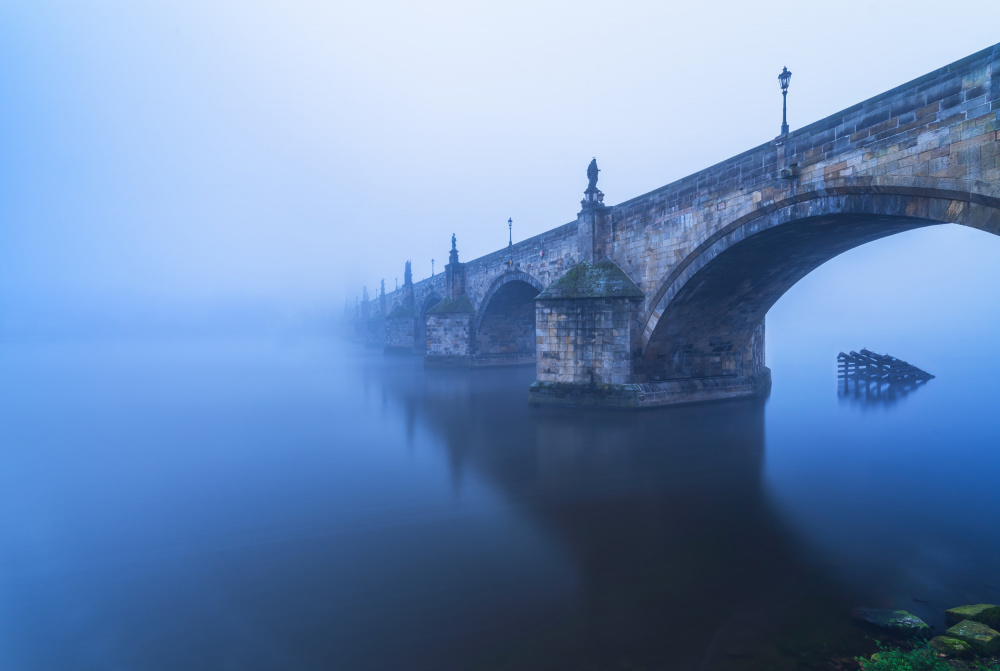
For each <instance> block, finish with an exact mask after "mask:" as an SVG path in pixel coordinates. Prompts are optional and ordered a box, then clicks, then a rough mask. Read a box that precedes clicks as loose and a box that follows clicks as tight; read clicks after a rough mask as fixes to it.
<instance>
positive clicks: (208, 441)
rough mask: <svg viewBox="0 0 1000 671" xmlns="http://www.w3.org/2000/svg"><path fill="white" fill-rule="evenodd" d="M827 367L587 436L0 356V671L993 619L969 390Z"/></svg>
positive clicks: (162, 354) (798, 356) (218, 381)
mask: <svg viewBox="0 0 1000 671" xmlns="http://www.w3.org/2000/svg"><path fill="white" fill-rule="evenodd" d="M779 316H780V315H779ZM772 330H779V329H773V328H772ZM772 341H773V342H772V347H777V346H778V345H780V344H785V345H787V343H786V342H785V341H784V340H783V336H781V335H780V334H778V335H776V336H775V337H774V338H772ZM859 346H860V344H859ZM827 348H828V345H827V343H825V342H822V341H821V340H819V341H817V342H816V343H815V344H813V345H810V346H804V345H803V346H801V347H799V348H798V349H796V350H795V352H794V353H793V352H791V351H790V350H788V349H787V347H786V350H779V352H783V354H782V353H779V354H773V355H771V358H772V362H771V366H772V369H773V373H774V384H773V388H772V391H771V393H770V394H769V396H767V397H765V398H759V399H754V400H750V401H739V402H728V403H720V404H709V405H696V406H687V407H677V408H667V409H654V410H646V411H639V412H627V411H618V412H615V411H604V412H599V411H578V410H561V409H538V408H531V407H529V406H528V405H527V404H526V402H525V399H526V390H527V386H528V385H529V384H530V383H531V381H532V380H533V375H534V371H533V369H532V368H530V367H529V368H523V367H521V368H506V369H484V370H459V371H456V370H433V369H425V368H424V367H423V365H422V362H421V360H420V359H418V358H406V357H384V356H383V355H382V354H381V352H378V351H372V350H364V349H361V348H359V347H357V346H355V345H352V344H350V343H345V342H343V341H341V340H338V339H336V338H334V337H332V336H324V337H300V338H285V339H263V338H258V339H237V338H228V339H227V338H216V339H208V338H206V339H200V340H196V339H187V340H183V339H174V340H163V341H157V340H152V339H147V340H143V341H137V342H130V341H123V342H103V341H102V342H96V343H95V342H90V343H84V342H72V341H70V342H62V343H41V344H39V343H7V344H4V345H3V346H2V348H0V379H2V381H3V382H2V405H0V433H2V435H3V437H4V438H3V442H4V447H3V450H2V451H0V528H2V529H3V533H2V535H0V667H2V668H4V669H19V670H20V669H24V670H30V669H56V668H73V669H101V670H108V669H140V668H141V669H171V670H173V669H180V668H184V669H277V668H282V669H345V670H347V669H351V670H353V669H357V670H367V669H372V670H376V669H605V668H613V669H630V668H645V669H730V668H731V669H741V668H758V667H759V666H760V665H761V664H762V663H765V662H766V664H768V665H769V668H799V666H798V665H800V664H802V663H804V662H808V661H810V660H813V661H815V660H817V659H823V658H824V657H825V656H828V655H831V654H835V653H838V654H839V653H843V652H844V651H845V650H848V649H849V648H850V647H851V646H852V645H856V644H857V641H858V638H859V635H858V632H857V630H856V629H855V628H854V626H853V625H852V624H851V623H850V619H849V609H850V607H851V606H853V605H870V606H884V607H900V608H905V609H907V610H910V611H911V612H913V613H915V614H917V615H919V616H921V617H923V618H925V619H926V620H927V621H928V622H929V623H931V624H934V625H937V626H938V627H941V626H942V625H943V624H944V623H943V620H942V617H941V615H942V614H941V610H942V609H943V608H945V607H950V606H953V605H955V604H959V603H976V602H993V603H995V602H997V601H1000V534H997V533H996V528H997V527H996V522H995V519H996V518H995V516H996V511H997V510H998V509H1000V506H998V503H1000V488H998V487H997V478H998V473H1000V456H998V454H997V450H996V414H995V400H994V398H995V392H994V383H993V382H992V379H993V377H992V376H989V375H984V374H983V368H982V365H980V364H977V362H976V361H975V360H973V359H972V358H969V357H966V356H964V355H961V354H954V355H953V356H949V355H948V354H947V353H944V354H942V355H941V356H938V357H936V359H935V361H934V364H935V366H934V367H933V369H932V370H931V372H932V373H934V374H935V375H937V377H936V379H934V380H931V381H930V382H929V383H927V384H926V385H925V386H923V387H922V388H919V389H917V390H916V391H913V392H911V393H909V394H907V395H905V396H902V397H899V398H896V399H895V400H894V401H891V402H887V399H886V398H885V397H883V398H882V399H881V400H875V401H868V402H866V401H865V400H864V399H863V398H854V397H852V396H850V395H848V396H844V395H842V394H838V387H837V380H836V362H835V354H836V352H835V351H833V352H831V351H829V350H828V349H827ZM899 354H902V353H901V352H900V353H899ZM914 363H917V364H921V363H926V362H924V361H914ZM992 365H993V366H994V370H995V366H996V364H992ZM914 599H918V600H919V601H915V600H914Z"/></svg>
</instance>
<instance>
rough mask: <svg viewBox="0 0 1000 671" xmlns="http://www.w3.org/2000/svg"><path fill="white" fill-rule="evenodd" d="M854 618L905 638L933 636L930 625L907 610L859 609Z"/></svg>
mask: <svg viewBox="0 0 1000 671" xmlns="http://www.w3.org/2000/svg"><path fill="white" fill-rule="evenodd" d="M854 617H855V618H857V619H858V620H861V621H862V622H866V623H868V624H870V625H872V626H874V627H878V628H879V629H887V630H888V631H891V632H895V633H897V634H902V635H904V636H912V637H914V638H929V637H930V634H931V627H930V625H929V624H927V623H926V622H924V621H923V620H921V619H920V618H919V617H917V616H916V615H914V614H913V613H909V612H907V611H905V610H889V609H883V608H858V609H856V610H855V611H854Z"/></svg>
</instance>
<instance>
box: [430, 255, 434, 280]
mask: <svg viewBox="0 0 1000 671" xmlns="http://www.w3.org/2000/svg"><path fill="white" fill-rule="evenodd" d="M431 277H434V259H431Z"/></svg>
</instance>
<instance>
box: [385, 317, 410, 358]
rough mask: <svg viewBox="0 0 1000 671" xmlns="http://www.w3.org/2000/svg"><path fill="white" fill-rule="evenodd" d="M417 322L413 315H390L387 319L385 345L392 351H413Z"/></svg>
mask: <svg viewBox="0 0 1000 671" xmlns="http://www.w3.org/2000/svg"><path fill="white" fill-rule="evenodd" d="M414 326H415V322H414V319H413V317H389V318H388V319H386V320H385V347H386V350H388V351H392V352H406V353H412V352H413V345H414V342H413V336H414Z"/></svg>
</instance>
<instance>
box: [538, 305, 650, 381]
mask: <svg viewBox="0 0 1000 671" xmlns="http://www.w3.org/2000/svg"><path fill="white" fill-rule="evenodd" d="M634 307H635V304H634V303H633V302H632V301H630V300H628V299H625V298H593V299H560V300H546V301H538V304H537V308H536V316H535V329H536V331H535V332H536V340H537V344H536V347H537V355H538V360H537V370H538V381H539V382H545V383H571V384H587V385H592V384H626V383H628V382H631V361H630V348H629V342H630V339H631V333H630V322H631V316H632V312H633V310H634Z"/></svg>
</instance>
